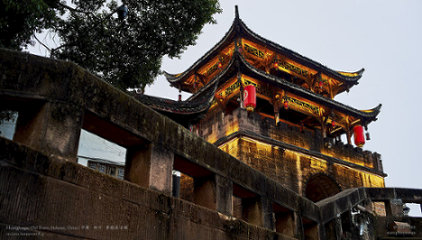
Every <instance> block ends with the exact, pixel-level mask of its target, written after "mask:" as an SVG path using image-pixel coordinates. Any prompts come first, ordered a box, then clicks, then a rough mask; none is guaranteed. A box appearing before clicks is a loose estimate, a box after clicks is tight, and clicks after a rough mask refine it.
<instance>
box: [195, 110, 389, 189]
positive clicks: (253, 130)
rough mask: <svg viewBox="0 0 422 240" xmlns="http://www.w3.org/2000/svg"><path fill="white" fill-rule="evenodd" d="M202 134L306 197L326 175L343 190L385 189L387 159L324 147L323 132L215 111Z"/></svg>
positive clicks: (202, 127) (204, 123) (340, 145)
mask: <svg viewBox="0 0 422 240" xmlns="http://www.w3.org/2000/svg"><path fill="white" fill-rule="evenodd" d="M196 132H197V133H198V134H199V135H201V136H203V137H204V138H205V139H206V140H207V141H210V142H215V144H216V145H218V146H219V147H220V149H222V150H224V151H225V152H227V153H229V154H231V155H232V156H234V157H236V158H238V159H240V160H241V161H242V162H244V163H246V164H248V165H249V166H251V167H253V168H255V169H257V170H259V171H261V172H263V173H264V174H265V175H267V176H268V177H270V178H272V179H274V180H276V181H277V182H279V183H280V184H282V185H283V186H285V187H288V188H290V189H292V190H293V191H295V192H297V193H300V194H303V195H305V190H306V185H307V183H308V181H309V179H310V178H311V177H313V176H316V175H319V174H324V175H327V176H328V177H330V178H331V179H332V180H333V181H335V183H336V184H337V185H338V187H339V188H340V189H347V188H355V187H384V180H383V177H384V176H385V175H384V173H383V171H382V164H381V156H380V155H379V154H378V153H371V152H369V151H363V150H362V149H361V148H358V147H352V146H351V145H347V144H346V145H344V144H343V143H341V142H337V143H335V144H333V145H332V146H331V147H330V148H328V147H326V146H324V144H323V140H322V137H321V134H320V132H319V131H318V130H314V131H311V130H309V129H305V130H304V131H300V129H299V128H298V127H296V126H292V125H288V124H286V123H283V122H280V123H279V125H278V126H275V124H274V121H273V120H272V119H269V118H265V117H262V116H260V115H259V114H257V113H253V112H252V113H247V112H246V111H245V110H243V109H239V108H238V109H236V110H234V111H233V112H231V113H222V112H219V111H218V109H214V110H213V111H211V112H210V113H209V114H208V116H206V118H204V119H203V120H202V121H201V123H200V124H199V125H198V126H197V128H196Z"/></svg>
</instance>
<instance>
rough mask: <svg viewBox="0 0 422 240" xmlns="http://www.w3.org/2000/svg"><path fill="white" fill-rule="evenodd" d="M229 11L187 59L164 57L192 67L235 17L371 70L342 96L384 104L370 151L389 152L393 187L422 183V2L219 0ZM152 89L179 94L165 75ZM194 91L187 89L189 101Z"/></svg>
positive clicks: (310, 53) (334, 62)
mask: <svg viewBox="0 0 422 240" xmlns="http://www.w3.org/2000/svg"><path fill="white" fill-rule="evenodd" d="M220 4H221V7H222V8H223V13H222V14H219V15H216V19H217V24H215V25H207V26H206V27H205V28H204V29H203V31H202V34H201V35H200V36H199V39H198V41H197V44H196V45H195V46H192V47H189V48H188V49H187V50H186V51H185V53H183V54H182V55H181V58H180V59H164V60H163V66H162V69H163V70H166V71H167V72H170V73H179V72H183V71H184V70H186V69H187V68H188V67H189V66H191V65H192V64H193V63H194V62H195V61H196V60H197V59H198V58H200V57H201V56H202V55H204V54H205V53H206V52H207V51H208V50H209V49H210V48H211V47H213V46H214V45H215V44H216V43H217V42H218V41H219V40H220V39H221V38H222V37H223V36H224V34H225V33H226V32H227V31H228V29H229V28H230V26H231V24H232V21H233V19H234V5H238V6H239V13H240V18H241V19H242V20H243V21H244V22H245V23H246V25H247V26H248V27H249V28H250V29H251V30H252V31H254V32H256V33H258V34H260V35H261V36H262V37H264V38H266V39H269V40H271V41H273V42H276V43H278V44H280V45H282V46H284V47H287V48H289V49H291V50H293V51H295V52H298V53H300V54H302V55H304V56H306V57H309V58H311V59H313V60H315V61H317V62H320V63H321V64H323V65H325V66H327V67H329V68H331V69H335V70H342V71H356V70H359V69H361V68H365V72H364V74H363V77H362V78H361V79H360V80H359V85H357V86H355V87H353V88H352V89H351V91H350V92H349V93H342V94H340V95H339V96H337V97H336V98H335V100H336V101H339V102H342V103H345V104H347V105H349V106H352V107H354V108H357V109H361V110H362V109H370V108H373V107H375V106H377V105H378V104H379V103H382V105H383V106H382V109H381V113H380V115H379V117H378V121H376V122H373V123H372V124H370V125H369V132H370V134H371V140H370V141H368V142H367V144H366V145H365V146H364V149H365V150H370V151H373V152H378V153H380V154H381V155H382V160H383V164H384V171H385V172H386V173H387V174H388V177H387V178H386V179H385V180H386V186H387V187H393V186H394V187H409V188H422V172H421V170H422V169H421V168H422V158H421V157H420V153H419V150H420V149H422V144H421V143H419V139H420V138H421V137H420V136H421V134H422V130H421V127H422V126H421V121H420V119H421V114H420V110H421V107H420V106H419V104H421V102H422V101H421V99H422V97H421V95H422V92H420V88H421V86H422V83H421V82H422V79H421V78H422V74H421V73H420V71H421V69H422V57H421V56H422V46H421V45H422V14H421V12H422V1H419V0H414V1H404V0H397V1H385V0H371V1H364V0H348V1H339V0H332V1H328V0H327V1H266V0H261V1H252V0H249V1H247V0H239V1H232V0H224V1H220ZM146 94H149V95H156V96H161V97H163V96H165V97H168V98H172V99H176V98H177V95H178V92H177V90H175V89H171V88H170V87H169V84H168V83H167V81H166V80H165V79H164V77H159V78H158V79H157V81H156V83H155V84H154V85H153V86H151V87H149V88H147V90H146ZM187 96H188V95H184V99H186V97H187Z"/></svg>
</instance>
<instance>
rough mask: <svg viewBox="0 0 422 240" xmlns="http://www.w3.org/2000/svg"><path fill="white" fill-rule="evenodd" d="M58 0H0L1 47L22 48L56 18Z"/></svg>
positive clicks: (51, 24) (48, 26) (50, 25)
mask: <svg viewBox="0 0 422 240" xmlns="http://www.w3.org/2000/svg"><path fill="white" fill-rule="evenodd" d="M57 3H58V1H57V0H21V1H16V0H0V47H3V48H11V49H15V50H22V47H24V46H26V45H27V44H29V43H30V42H31V37H32V35H33V34H34V33H35V32H40V31H41V30H42V29H46V28H50V27H52V26H53V23H54V22H55V20H56V11H55V10H54V8H55V7H56V6H57Z"/></svg>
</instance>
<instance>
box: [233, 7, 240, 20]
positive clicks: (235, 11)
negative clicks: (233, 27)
mask: <svg viewBox="0 0 422 240" xmlns="http://www.w3.org/2000/svg"><path fill="white" fill-rule="evenodd" d="M234 16H235V18H239V9H238V8H237V5H234Z"/></svg>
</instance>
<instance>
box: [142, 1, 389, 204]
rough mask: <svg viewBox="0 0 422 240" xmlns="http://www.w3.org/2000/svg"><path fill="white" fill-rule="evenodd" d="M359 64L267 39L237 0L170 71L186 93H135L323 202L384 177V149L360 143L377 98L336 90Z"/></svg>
mask: <svg viewBox="0 0 422 240" xmlns="http://www.w3.org/2000/svg"><path fill="white" fill-rule="evenodd" d="M363 71H364V70H363V69H362V70H359V71H357V72H342V71H336V70H332V69H330V68H327V67H325V66H323V65H322V64H320V63H318V62H316V61H313V60H311V59H309V58H307V57H304V56H302V55H300V54H298V53H296V52H294V51H292V50H289V49H287V48H285V47H282V46H280V45H278V44H276V43H274V42H271V41H269V40H267V39H264V38H263V37H261V36H259V35H258V34H256V33H254V32H253V31H252V30H250V29H249V28H248V27H247V26H246V25H245V23H244V22H243V21H242V20H241V19H240V18H239V14H238V10H237V7H236V11H235V19H234V21H233V24H232V26H231V27H230V29H229V30H228V32H227V33H226V34H225V36H224V37H223V38H222V39H221V40H220V42H218V43H217V44H216V45H215V46H214V47H213V48H212V49H210V50H209V51H208V52H207V53H206V54H205V55H204V56H203V57H201V58H200V59H199V60H197V61H196V62H195V63H194V64H193V65H192V66H191V67H190V68H189V69H187V70H186V71H184V72H182V73H180V74H169V73H165V74H166V77H167V80H168V81H169V82H170V84H171V85H172V86H174V87H176V88H178V89H179V90H180V91H185V92H189V93H191V94H192V95H191V97H189V99H187V100H186V101H181V100H180V99H179V101H173V100H168V99H161V98H156V97H150V96H145V95H137V97H138V99H139V100H141V101H142V102H144V103H146V104H148V105H149V106H151V107H152V108H154V109H156V110H157V111H159V112H161V113H163V114H165V115H167V116H169V117H170V118H172V119H174V120H175V121H177V122H179V123H180V124H182V125H184V126H185V127H187V128H189V129H191V131H193V132H195V133H197V134H198V135H200V136H202V137H203V138H204V139H206V140H207V141H208V142H210V143H213V144H215V145H216V146H218V147H219V148H220V149H222V150H223V151H225V152H227V153H229V154H230V155H232V156H234V157H236V158H237V159H239V160H240V161H242V162H244V163H246V164H248V165H249V166H251V167H253V168H255V169H257V170H259V171H261V172H262V173H264V174H265V175H267V176H268V177H270V178H272V179H274V180H276V181H277V182H279V183H280V184H282V185H284V186H286V187H288V188H290V189H291V190H293V191H295V192H297V193H299V194H301V195H302V196H305V197H307V198H309V199H310V200H312V201H315V202H317V201H319V200H322V199H324V198H326V197H329V196H332V195H334V194H336V193H338V192H340V191H342V190H345V189H347V188H354V187H384V177H385V176H386V175H385V174H384V173H383V169H382V163H381V156H380V155H379V154H377V153H371V152H369V151H363V150H362V148H361V147H362V145H363V144H364V143H365V139H366V140H369V133H368V132H367V131H368V126H369V124H371V123H372V122H373V121H375V120H377V115H378V114H379V112H380V108H381V105H379V106H377V107H375V108H373V109H370V110H357V109H355V108H352V107H350V106H347V105H344V104H342V103H339V102H337V101H335V100H334V97H335V96H336V95H337V94H340V93H342V92H344V91H349V90H350V89H351V88H352V87H353V86H354V85H356V84H358V80H359V79H360V78H361V77H362V73H363ZM365 132H366V133H365ZM342 135H344V136H345V139H347V142H346V143H343V142H342V140H341V136H342ZM183 179H184V178H183V176H182V181H183ZM185 185H186V184H183V183H182V190H183V186H185Z"/></svg>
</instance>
